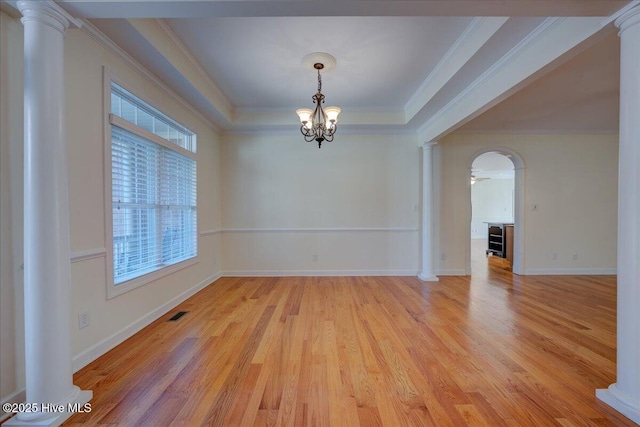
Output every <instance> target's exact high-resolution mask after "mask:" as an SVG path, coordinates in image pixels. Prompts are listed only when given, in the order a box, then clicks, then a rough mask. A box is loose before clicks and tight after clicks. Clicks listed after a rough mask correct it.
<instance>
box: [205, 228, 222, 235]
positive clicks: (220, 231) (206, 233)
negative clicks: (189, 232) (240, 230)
mask: <svg viewBox="0 0 640 427" xmlns="http://www.w3.org/2000/svg"><path fill="white" fill-rule="evenodd" d="M220 233H222V229H220V228H214V229H212V230H203V231H201V232H200V236H213V235H215V234H220Z"/></svg>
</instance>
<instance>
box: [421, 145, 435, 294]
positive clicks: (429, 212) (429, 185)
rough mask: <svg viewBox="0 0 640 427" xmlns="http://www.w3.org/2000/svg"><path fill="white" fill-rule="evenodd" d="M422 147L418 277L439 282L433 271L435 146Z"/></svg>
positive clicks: (426, 280)
mask: <svg viewBox="0 0 640 427" xmlns="http://www.w3.org/2000/svg"><path fill="white" fill-rule="evenodd" d="M436 144H437V142H427V143H425V144H423V145H422V263H421V264H422V266H421V271H420V274H419V275H418V277H419V278H420V280H424V281H425V282H437V281H438V277H437V276H436V275H435V274H434V271H433V146H434V145H436Z"/></svg>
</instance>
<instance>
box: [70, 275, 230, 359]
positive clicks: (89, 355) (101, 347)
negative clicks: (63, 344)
mask: <svg viewBox="0 0 640 427" xmlns="http://www.w3.org/2000/svg"><path fill="white" fill-rule="evenodd" d="M220 277H222V275H221V274H220V273H216V274H214V275H212V276H210V277H208V278H207V279H205V280H203V281H201V282H200V283H198V284H197V285H195V286H193V287H192V288H190V289H187V290H186V291H184V292H182V293H181V294H180V295H178V296H176V297H174V298H173V299H171V300H169V301H167V302H165V303H164V304H162V305H161V306H160V307H158V308H156V309H155V310H153V311H151V312H149V313H147V314H145V315H144V316H142V317H141V318H139V319H137V320H135V321H134V322H132V323H130V324H129V325H128V326H125V327H124V328H122V329H120V330H119V331H118V332H116V333H114V334H112V335H110V336H109V337H107V338H105V339H103V340H102V341H100V342H99V343H97V344H95V345H93V346H91V347H89V348H88V349H86V350H84V351H82V352H81V353H79V354H77V355H75V356H74V357H73V361H72V364H73V372H77V371H79V370H80V369H82V368H84V367H85V366H87V365H88V364H89V363H91V362H93V361H94V360H96V359H97V358H98V357H100V356H102V355H103V354H105V353H106V352H108V351H109V350H111V349H113V348H114V347H116V346H117V345H119V344H121V343H122V342H124V341H125V340H126V339H128V338H130V337H132V336H133V335H135V334H136V333H138V332H139V331H141V330H142V329H143V328H145V327H146V326H148V325H149V324H151V323H152V322H154V321H155V320H157V319H159V318H160V317H162V316H164V315H165V314H167V313H168V312H169V311H171V310H172V309H174V308H175V307H176V306H177V305H178V304H180V303H182V302H184V301H185V300H187V299H188V298H190V297H191V296H193V295H195V294H196V293H198V292H200V291H201V290H202V289H204V288H206V287H207V286H209V285H211V284H213V283H214V282H215V281H216V280H218V279H219V278H220Z"/></svg>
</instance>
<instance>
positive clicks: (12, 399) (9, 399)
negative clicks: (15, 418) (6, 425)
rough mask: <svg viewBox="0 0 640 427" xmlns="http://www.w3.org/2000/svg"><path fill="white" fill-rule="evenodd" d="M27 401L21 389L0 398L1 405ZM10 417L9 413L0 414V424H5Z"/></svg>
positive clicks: (25, 392)
mask: <svg viewBox="0 0 640 427" xmlns="http://www.w3.org/2000/svg"><path fill="white" fill-rule="evenodd" d="M26 400H27V391H26V390H25V389H24V388H23V389H22V390H18V391H16V392H13V393H12V394H10V395H8V396H6V397H3V398H2V401H1V402H2V405H4V404H5V403H24V402H25V401H26ZM11 415H12V413H11V412H8V413H7V412H4V411H2V412H0V423H3V422H5V421H6V420H7V419H9V417H10V416H11Z"/></svg>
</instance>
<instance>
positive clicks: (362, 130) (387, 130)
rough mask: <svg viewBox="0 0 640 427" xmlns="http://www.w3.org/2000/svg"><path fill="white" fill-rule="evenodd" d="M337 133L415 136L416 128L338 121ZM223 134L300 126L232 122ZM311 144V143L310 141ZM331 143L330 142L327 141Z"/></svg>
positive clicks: (271, 132)
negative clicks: (253, 126)
mask: <svg viewBox="0 0 640 427" xmlns="http://www.w3.org/2000/svg"><path fill="white" fill-rule="evenodd" d="M338 133H340V134H341V135H360V136H397V135H402V136H407V135H408V136H415V135H417V130H416V129H414V128H410V127H407V126H406V124H391V125H388V126H384V127H378V125H363V124H346V123H342V122H340V127H339V128H338ZM221 135H223V136H233V135H266V136H281V135H300V127H291V125H277V126H271V127H266V125H265V127H264V128H260V129H257V128H246V127H243V125H242V124H234V127H233V128H227V129H224V130H223V131H221ZM336 143H337V140H336ZM310 144H311V143H310ZM327 144H332V143H327Z"/></svg>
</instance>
